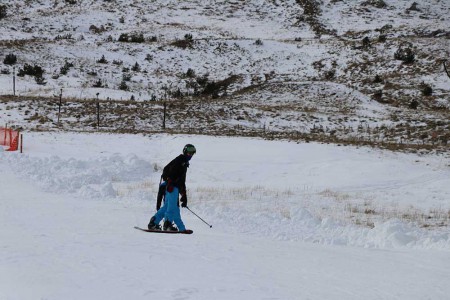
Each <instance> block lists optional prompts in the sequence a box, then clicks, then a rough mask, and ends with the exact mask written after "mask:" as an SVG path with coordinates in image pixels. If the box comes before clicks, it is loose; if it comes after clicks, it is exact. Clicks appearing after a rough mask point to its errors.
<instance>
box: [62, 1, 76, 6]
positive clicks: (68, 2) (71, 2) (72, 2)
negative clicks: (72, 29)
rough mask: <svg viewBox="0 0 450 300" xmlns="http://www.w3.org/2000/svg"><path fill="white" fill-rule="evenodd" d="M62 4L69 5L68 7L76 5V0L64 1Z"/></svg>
mask: <svg viewBox="0 0 450 300" xmlns="http://www.w3.org/2000/svg"><path fill="white" fill-rule="evenodd" d="M64 2H66V3H67V4H70V5H75V4H77V0H64Z"/></svg>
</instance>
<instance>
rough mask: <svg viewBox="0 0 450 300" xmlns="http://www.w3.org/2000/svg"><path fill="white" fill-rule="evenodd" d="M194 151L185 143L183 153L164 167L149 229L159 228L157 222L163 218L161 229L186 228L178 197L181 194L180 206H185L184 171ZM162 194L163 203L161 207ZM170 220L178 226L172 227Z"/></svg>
mask: <svg viewBox="0 0 450 300" xmlns="http://www.w3.org/2000/svg"><path fill="white" fill-rule="evenodd" d="M196 152H197V150H196V149H195V147H194V145H192V144H187V145H186V146H184V148H183V154H180V155H179V156H177V157H176V158H175V159H173V160H172V161H171V162H170V163H169V164H168V165H167V166H165V167H164V169H163V173H162V176H161V177H162V179H163V180H164V182H163V183H162V184H161V185H160V186H159V191H158V198H157V203H156V208H157V210H158V211H157V212H156V214H155V215H154V216H153V217H152V218H151V219H150V222H149V224H148V229H149V230H155V229H156V230H161V226H160V225H159V223H160V222H161V220H162V219H163V218H164V224H163V230H169V231H178V230H179V231H184V230H186V227H185V226H184V223H183V221H182V220H181V215H180V207H179V203H178V198H179V196H180V195H181V199H180V202H181V207H187V196H186V172H187V168H188V167H189V161H190V160H191V158H192V156H193V155H194V154H195V153H196ZM164 191H165V193H164ZM163 195H164V204H163V206H162V207H161V202H162V198H163ZM172 222H174V223H175V225H177V227H178V228H176V227H174V226H173V224H172Z"/></svg>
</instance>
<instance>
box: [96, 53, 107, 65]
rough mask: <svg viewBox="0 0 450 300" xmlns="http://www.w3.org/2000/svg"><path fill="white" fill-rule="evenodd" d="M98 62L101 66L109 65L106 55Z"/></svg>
mask: <svg viewBox="0 0 450 300" xmlns="http://www.w3.org/2000/svg"><path fill="white" fill-rule="evenodd" d="M97 62H98V63H99V64H107V63H108V61H107V60H106V58H105V55H102V58H100V59H99V60H97Z"/></svg>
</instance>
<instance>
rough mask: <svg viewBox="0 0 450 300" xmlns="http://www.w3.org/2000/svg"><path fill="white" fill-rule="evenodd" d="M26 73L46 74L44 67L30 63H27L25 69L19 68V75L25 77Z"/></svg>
mask: <svg viewBox="0 0 450 300" xmlns="http://www.w3.org/2000/svg"><path fill="white" fill-rule="evenodd" d="M25 75H29V76H34V77H42V75H44V69H42V68H41V67H40V66H38V65H34V66H31V65H29V64H25V65H24V66H23V69H19V71H18V72H17V76H19V77H24V76H25Z"/></svg>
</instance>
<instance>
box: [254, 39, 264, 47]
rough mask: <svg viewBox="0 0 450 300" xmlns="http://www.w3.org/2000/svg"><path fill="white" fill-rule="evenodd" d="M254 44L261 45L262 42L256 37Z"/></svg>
mask: <svg viewBox="0 0 450 300" xmlns="http://www.w3.org/2000/svg"><path fill="white" fill-rule="evenodd" d="M255 45H258V46H262V45H263V42H262V41H261V39H257V40H256V41H255Z"/></svg>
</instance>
